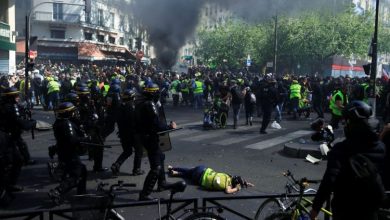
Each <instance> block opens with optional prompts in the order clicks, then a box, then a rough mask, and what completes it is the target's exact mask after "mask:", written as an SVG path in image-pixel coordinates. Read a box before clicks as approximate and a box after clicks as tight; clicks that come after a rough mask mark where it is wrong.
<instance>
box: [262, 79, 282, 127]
mask: <svg viewBox="0 0 390 220" xmlns="http://www.w3.org/2000/svg"><path fill="white" fill-rule="evenodd" d="M266 82H267V83H266V84H265V86H263V87H262V88H261V91H260V94H261V95H260V102H261V110H262V112H263V120H262V122H261V128H260V134H267V132H266V129H267V127H268V124H269V123H270V121H271V115H272V111H273V109H274V107H275V105H276V102H277V95H278V91H277V89H276V80H275V79H273V78H272V77H269V78H267V79H266Z"/></svg>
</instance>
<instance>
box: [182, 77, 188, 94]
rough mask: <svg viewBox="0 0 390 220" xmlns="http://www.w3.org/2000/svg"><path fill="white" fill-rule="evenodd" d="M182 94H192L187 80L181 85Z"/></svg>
mask: <svg viewBox="0 0 390 220" xmlns="http://www.w3.org/2000/svg"><path fill="white" fill-rule="evenodd" d="M181 85H182V86H181V92H182V93H189V92H190V89H189V88H188V80H187V79H185V80H183V83H182V84H181Z"/></svg>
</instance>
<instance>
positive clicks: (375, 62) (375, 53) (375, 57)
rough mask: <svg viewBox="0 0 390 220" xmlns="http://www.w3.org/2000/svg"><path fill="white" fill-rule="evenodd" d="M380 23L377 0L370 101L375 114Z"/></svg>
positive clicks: (377, 0)
mask: <svg viewBox="0 0 390 220" xmlns="http://www.w3.org/2000/svg"><path fill="white" fill-rule="evenodd" d="M378 23H379V0H376V8H375V29H374V37H373V38H372V42H371V46H372V56H371V57H372V61H371V63H372V64H371V74H370V91H369V103H370V104H371V106H372V109H373V116H374V117H375V112H376V96H375V86H376V85H375V81H376V73H377V68H378Z"/></svg>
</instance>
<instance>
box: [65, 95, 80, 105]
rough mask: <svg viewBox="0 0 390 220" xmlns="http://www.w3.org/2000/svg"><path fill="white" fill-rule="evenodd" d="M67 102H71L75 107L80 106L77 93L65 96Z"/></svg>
mask: <svg viewBox="0 0 390 220" xmlns="http://www.w3.org/2000/svg"><path fill="white" fill-rule="evenodd" d="M64 101H65V102H71V103H73V105H78V103H79V101H80V97H79V96H78V95H77V94H76V93H69V94H67V95H66V96H65V99H64Z"/></svg>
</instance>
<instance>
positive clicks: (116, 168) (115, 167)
mask: <svg viewBox="0 0 390 220" xmlns="http://www.w3.org/2000/svg"><path fill="white" fill-rule="evenodd" d="M120 167H121V164H119V163H117V162H115V163H113V164H112V165H111V171H112V174H113V175H114V176H117V175H118V173H119V168H120Z"/></svg>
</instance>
